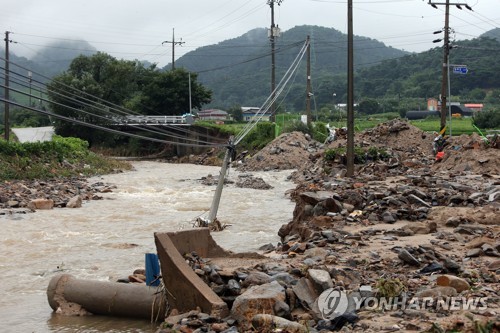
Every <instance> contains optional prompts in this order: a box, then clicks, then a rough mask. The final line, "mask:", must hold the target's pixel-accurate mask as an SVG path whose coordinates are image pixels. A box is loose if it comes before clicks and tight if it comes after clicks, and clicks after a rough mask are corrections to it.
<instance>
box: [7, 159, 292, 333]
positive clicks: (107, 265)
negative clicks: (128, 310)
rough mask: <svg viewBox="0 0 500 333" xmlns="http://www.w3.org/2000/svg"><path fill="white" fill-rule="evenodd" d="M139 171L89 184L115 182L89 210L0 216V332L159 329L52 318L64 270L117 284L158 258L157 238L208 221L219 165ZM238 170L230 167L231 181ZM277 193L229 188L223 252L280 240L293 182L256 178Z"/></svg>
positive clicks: (142, 323) (150, 165)
mask: <svg viewBox="0 0 500 333" xmlns="http://www.w3.org/2000/svg"><path fill="white" fill-rule="evenodd" d="M133 165H134V168H135V170H134V171H130V172H125V173H120V174H115V175H106V176H102V177H95V178H91V179H90V180H89V182H91V183H95V182H104V183H109V184H113V185H116V188H114V189H113V192H110V193H103V194H101V196H102V197H103V199H102V200H94V201H90V202H84V204H83V206H82V208H78V209H69V208H67V209H66V208H63V209H61V208H56V209H53V210H46V211H43V210H40V211H37V212H35V213H32V214H24V215H18V214H15V215H7V216H0V228H1V232H0V253H1V254H0V272H1V283H0V295H1V298H0V332H41V333H43V332H154V331H155V330H156V328H157V325H156V324H151V323H150V322H149V321H147V320H129V319H116V318H111V317H105V316H90V317H63V316H59V315H56V314H53V313H52V309H51V308H50V306H49V304H48V302H47V297H46V289H47V286H48V284H49V281H50V279H51V278H52V277H54V276H55V275H57V274H58V273H60V272H64V273H68V274H71V275H73V276H75V277H77V278H82V279H92V280H100V281H115V280H117V279H118V278H122V277H127V276H128V275H130V274H132V272H133V271H134V269H136V268H140V267H144V256H145V253H156V247H155V244H154V237H153V233H154V232H162V231H172V230H180V229H186V228H191V227H192V225H193V221H194V220H195V219H196V217H198V216H200V215H201V216H204V217H207V216H208V210H209V209H210V205H211V202H212V198H213V194H214V191H215V186H206V185H202V184H201V182H200V179H201V178H202V177H205V176H207V175H208V174H212V175H214V176H215V175H218V174H219V171H220V168H219V167H208V166H198V165H190V164H189V165H186V164H168V163H160V162H144V161H141V162H133ZM237 174H238V172H237V171H235V170H233V169H230V171H229V179H230V180H236V178H237ZM252 174H253V175H254V176H255V177H261V178H263V179H264V180H265V181H266V182H267V183H268V184H270V185H272V186H273V187H274V188H273V189H270V190H253V189H245V188H237V187H235V186H234V185H227V186H225V187H224V190H223V192H222V199H221V203H220V206H219V211H218V214H217V217H218V219H219V220H220V221H221V222H222V223H227V224H231V226H230V227H228V228H227V229H226V230H224V231H222V232H218V233H213V237H214V238H215V240H216V241H217V243H218V244H219V245H221V246H222V247H224V248H226V249H228V250H232V251H235V252H243V251H254V250H257V249H258V248H259V247H260V246H262V245H264V244H267V243H273V244H276V243H277V242H278V241H279V237H278V236H277V232H278V229H279V227H280V226H281V225H282V224H284V223H287V222H289V221H290V220H291V218H292V212H293V209H294V204H293V202H292V201H291V200H290V199H289V198H288V197H286V196H285V192H286V190H288V189H291V188H294V187H295V186H294V184H293V183H292V182H291V181H288V180H287V176H288V175H289V174H290V171H280V172H272V171H271V172H253V173H252Z"/></svg>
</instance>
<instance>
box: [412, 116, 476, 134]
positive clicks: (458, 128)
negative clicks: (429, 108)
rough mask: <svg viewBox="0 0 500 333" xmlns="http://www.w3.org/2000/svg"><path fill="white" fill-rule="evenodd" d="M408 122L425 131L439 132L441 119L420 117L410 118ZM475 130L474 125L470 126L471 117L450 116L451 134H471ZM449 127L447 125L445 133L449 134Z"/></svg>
mask: <svg viewBox="0 0 500 333" xmlns="http://www.w3.org/2000/svg"><path fill="white" fill-rule="evenodd" d="M410 123H411V124H412V125H413V126H415V127H418V128H420V129H421V130H422V131H426V132H439V127H440V125H441V120H440V119H439V118H430V119H420V120H412V121H410ZM474 132H476V130H475V129H474V127H472V118H452V120H451V134H452V135H461V134H472V133H474ZM449 133H450V127H449V125H448V127H447V129H446V134H447V135H449Z"/></svg>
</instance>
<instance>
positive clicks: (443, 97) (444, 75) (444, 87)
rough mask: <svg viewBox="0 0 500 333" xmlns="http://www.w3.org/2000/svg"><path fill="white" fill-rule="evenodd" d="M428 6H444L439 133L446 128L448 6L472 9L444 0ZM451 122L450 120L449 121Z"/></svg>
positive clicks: (448, 45)
mask: <svg viewBox="0 0 500 333" xmlns="http://www.w3.org/2000/svg"><path fill="white" fill-rule="evenodd" d="M429 5H431V6H432V7H434V8H436V9H437V6H438V5H444V6H445V14H444V15H445V17H444V40H443V44H444V45H443V67H442V81H441V124H440V129H439V130H440V132H442V131H443V129H444V128H445V127H446V100H447V97H446V95H447V93H448V87H447V85H448V75H449V70H448V66H449V63H450V49H451V45H450V5H455V6H457V8H458V9H460V10H461V9H462V7H461V6H465V8H467V9H468V10H470V11H472V8H471V7H470V6H469V5H467V4H466V3H450V0H446V2H431V0H429ZM440 41H441V40H440V39H436V40H434V42H440ZM450 122H451V120H450Z"/></svg>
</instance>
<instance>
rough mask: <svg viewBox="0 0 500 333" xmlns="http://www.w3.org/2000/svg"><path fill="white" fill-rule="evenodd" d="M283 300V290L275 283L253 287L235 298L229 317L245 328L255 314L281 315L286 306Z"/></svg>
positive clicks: (284, 297)
mask: <svg viewBox="0 0 500 333" xmlns="http://www.w3.org/2000/svg"><path fill="white" fill-rule="evenodd" d="M285 299H286V295H285V289H284V288H283V287H282V286H281V285H280V284H279V283H278V282H277V281H273V282H271V283H266V284H263V285H260V286H253V287H250V288H248V289H247V290H246V291H245V292H244V293H243V294H241V295H240V296H238V297H236V299H235V300H234V303H233V307H232V308H231V316H232V317H233V318H234V319H236V320H237V321H238V323H239V324H240V325H241V326H247V325H248V324H250V323H251V322H252V319H253V317H254V316H255V315H257V314H270V315H276V314H278V313H277V312H280V314H282V312H283V309H285V308H286V307H287V306H288V305H287V304H286V302H285Z"/></svg>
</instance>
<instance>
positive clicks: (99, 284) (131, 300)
mask: <svg viewBox="0 0 500 333" xmlns="http://www.w3.org/2000/svg"><path fill="white" fill-rule="evenodd" d="M156 292H157V288H154V287H148V286H146V285H141V284H128V283H116V282H105V281H87V280H80V279H76V278H75V277H73V276H72V275H69V274H61V275H57V276H55V277H53V278H52V279H51V280H50V283H49V286H48V288H47V298H48V301H49V304H50V307H51V308H52V309H53V310H54V311H56V312H57V313H61V314H64V315H86V314H99V315H111V316H118V317H134V318H145V319H151V318H152V319H153V320H155V321H156V320H164V318H165V302H164V301H163V298H162V296H163V295H162V294H161V293H158V294H155V293H156Z"/></svg>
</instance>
